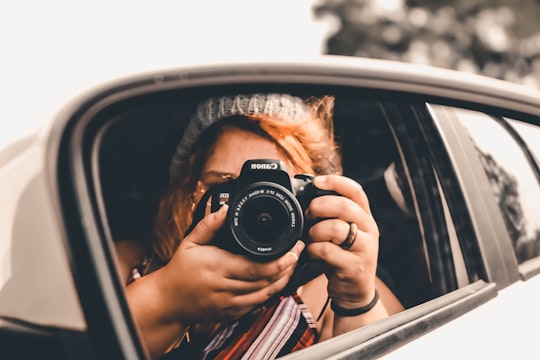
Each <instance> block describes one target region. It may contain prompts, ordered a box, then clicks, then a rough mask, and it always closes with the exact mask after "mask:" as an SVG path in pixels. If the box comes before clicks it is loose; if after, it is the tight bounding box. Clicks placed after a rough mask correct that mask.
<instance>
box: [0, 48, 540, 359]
mask: <svg viewBox="0 0 540 360" xmlns="http://www.w3.org/2000/svg"><path fill="white" fill-rule="evenodd" d="M173 73H179V74H183V75H186V74H194V76H193V77H190V76H187V75H186V77H185V81H186V83H187V84H188V85H187V86H195V85H208V86H213V85H219V84H234V83H243V82H249V81H253V80H254V79H255V82H264V81H269V79H271V81H273V82H276V83H286V82H288V81H293V82H298V83H302V84H310V83H312V84H323V83H328V84H332V85H336V84H339V86H349V87H355V86H359V85H358V84H362V86H363V87H365V88H368V89H383V90H389V91H399V92H403V93H411V94H415V95H416V96H422V95H423V94H429V95H430V97H431V99H434V98H440V99H445V100H443V102H444V101H446V99H453V100H455V101H458V102H468V103H471V104H481V105H482V106H483V107H485V108H490V107H493V108H497V109H507V110H509V111H510V112H515V113H523V114H529V115H530V116H531V117H536V119H540V93H539V92H538V91H536V90H532V89H528V88H524V87H521V86H518V85H515V84H510V83H505V82H502V81H497V80H493V79H487V78H483V77H480V76H476V75H471V74H466V73H458V72H452V71H446V70H442V69H433V68H429V67H423V66H415V65H408V64H401V63H394V62H387V61H377V60H369V59H349V58H347V59H345V58H340V57H323V58H321V59H313V60H309V61H303V60H297V61H287V62H285V61H276V62H231V63H230V64H227V63H219V64H207V65H200V66H191V67H186V68H178V69H164V70H155V69H152V68H151V67H150V68H146V69H140V71H137V72H136V75H135V76H134V77H123V78H121V79H120V80H117V79H112V80H114V81H111V82H103V83H100V85H99V86H96V87H91V88H90V89H88V90H85V91H84V92H80V93H74V94H72V95H71V94H69V95H68V96H67V98H66V99H63V100H61V101H60V103H62V106H61V107H59V108H58V111H57V112H56V115H54V116H52V117H51V118H50V120H48V121H45V122H44V125H43V126H42V127H40V129H39V131H37V132H36V133H35V134H31V135H28V136H25V137H21V138H20V139H19V140H16V141H10V142H9V144H8V145H7V146H6V147H5V149H4V150H3V151H2V152H0V328H1V327H2V325H3V324H6V321H8V320H9V321H15V322H17V323H21V324H31V325H33V326H36V327H38V328H55V329H67V330H69V331H74V332H81V333H84V332H85V331H87V330H88V324H87V321H86V319H85V312H84V309H83V308H84V306H83V305H82V304H81V301H80V299H81V298H80V297H81V293H80V292H79V290H78V287H77V285H76V281H75V280H74V276H73V274H72V271H73V267H72V265H73V264H72V261H73V259H71V258H70V253H69V250H68V248H69V246H67V244H69V243H70V242H72V241H75V240H74V239H70V238H69V235H68V232H67V231H66V224H65V223H64V219H63V215H62V214H63V213H62V209H61V207H62V206H61V197H62V195H61V194H60V190H59V187H58V182H59V179H58V172H57V171H56V169H57V167H58V166H59V164H58V162H59V161H60V160H59V158H58V153H59V143H60V141H61V140H60V139H61V137H62V136H63V135H64V133H65V132H66V128H67V126H68V123H69V121H68V120H69V119H71V118H72V117H73V116H74V114H75V113H76V112H77V111H79V110H80V109H81V104H83V103H84V102H85V101H89V102H91V101H93V100H92V99H93V97H94V96H97V95H99V96H103V94H104V93H105V92H107V91H109V90H110V89H113V91H114V92H118V94H119V97H122V96H128V95H126V94H125V93H122V90H119V88H120V87H121V85H123V84H126V83H128V84H131V83H132V82H136V81H138V80H139V79H149V78H153V79H154V80H155V84H154V86H155V87H156V88H159V87H160V86H163V88H167V86H168V83H167V81H163V79H166V78H167V76H169V75H170V74H173ZM197 76H199V78H197ZM175 81H180V82H181V81H182V77H181V76H180V77H179V80H175ZM175 84H176V82H175ZM112 97H114V96H112ZM64 100H65V102H64ZM27 101H28V106H29V107H31V102H32V99H28V100H27ZM107 101H111V102H112V101H113V99H112V98H107ZM48 115H50V114H46V115H45V116H48ZM33 116H40V114H34V115H33ZM494 221H496V219H495V220H494ZM80 222H81V224H82V227H83V228H85V229H86V231H87V232H88V233H89V235H88V236H89V237H90V238H93V239H99V238H100V235H99V233H98V232H97V231H96V230H95V228H96V223H95V220H94V219H92V218H80ZM478 226H480V225H478ZM498 226H501V225H498ZM495 228H497V227H495ZM100 249H101V250H100ZM499 250H501V249H499ZM100 251H101V252H100ZM488 252H489V251H488ZM91 257H92V260H93V264H94V266H95V267H97V268H101V269H102V270H99V271H97V273H98V277H101V278H100V280H101V281H102V282H101V286H102V288H103V291H104V292H105V293H106V294H107V296H110V299H106V300H105V301H106V303H107V306H108V310H109V311H110V314H111V317H112V319H113V320H112V321H113V323H114V324H115V326H116V328H115V332H116V333H117V334H118V337H119V338H120V339H122V340H121V342H122V344H121V345H119V347H120V348H121V349H123V353H124V354H125V355H126V356H133V358H137V357H138V356H139V355H140V354H139V353H137V352H136V350H134V349H137V345H133V344H136V342H137V341H138V340H137V339H136V338H134V337H133V336H132V331H131V330H130V328H129V324H126V322H125V321H124V313H123V312H122V309H121V302H119V301H118V300H117V299H116V298H115V296H117V295H116V293H115V290H114V281H113V279H112V278H111V277H110V276H108V275H107V274H109V273H110V271H111V269H110V263H109V262H108V261H107V254H106V246H104V247H103V248H100V247H96V248H95V249H94V251H93V252H92V253H91ZM537 260H538V259H536V260H535V262H538V261H537ZM494 265H497V263H493V264H488V266H487V268H488V270H489V271H493V274H494V275H493V276H494V277H495V278H497V277H500V278H503V279H506V280H503V282H504V283H503V284H502V285H499V284H498V283H497V282H496V281H494V282H493V284H491V287H489V286H488V287H487V290H485V291H490V292H492V293H491V294H492V295H488V297H490V300H487V301H485V302H481V303H478V304H475V305H474V304H473V305H470V307H468V308H467V310H463V313H462V314H459V315H456V316H455V318H452V319H449V320H448V321H444V322H443V323H442V324H441V325H436V326H434V327H433V328H429V326H428V329H427V330H426V326H425V324H424V325H422V318H421V317H420V318H418V317H414V316H413V315H412V314H413V311H409V310H407V311H405V312H404V313H401V314H398V315H396V319H402V321H405V322H407V321H408V322H418V324H420V325H418V326H419V329H418V335H415V334H413V333H410V332H407V333H406V335H403V336H405V340H400V341H399V346H397V347H392V346H390V347H389V348H388V349H389V350H388V351H382V350H381V351H379V352H376V354H377V356H383V357H385V358H388V359H403V358H417V359H418V358H419V359H424V358H439V359H455V358H458V357H461V358H480V357H481V358H516V359H538V358H540V347H538V344H537V343H536V341H535V340H536V332H535V330H534V328H535V325H537V324H539V323H540V307H539V306H538V302H539V301H540V276H539V275H538V273H539V271H537V270H535V269H537V267H538V266H537V264H536V263H534V264H532V265H530V263H527V264H525V265H522V266H521V268H524V267H526V266H532V268H533V270H532V273H530V276H529V277H528V278H526V279H518V278H519V275H518V272H517V271H518V266H517V265H516V267H515V268H514V269H509V270H507V271H506V274H505V275H497V270H495V269H494V268H495V266H494ZM489 271H488V272H489ZM490 276H491V274H490ZM465 291H466V290H465ZM473 292H474V291H473V290H471V294H472V293H473ZM445 296H446V297H447V298H449V299H450V298H451V297H452V296H453V295H452V293H449V294H447V295H445ZM464 299H466V297H463V299H462V300H458V301H465V300H464ZM426 311H428V310H426ZM437 311H443V308H441V309H438V310H437V309H434V310H433V313H436V312H437ZM428 312H429V311H428ZM442 316H443V317H444V316H445V315H442ZM396 321H397V320H396ZM400 321H401V320H400ZM388 324H390V323H388ZM373 326H383V327H384V326H388V329H386V330H385V333H386V334H387V335H388V334H392V332H393V330H392V329H391V326H390V325H387V323H384V324H380V325H373ZM397 329H398V330H399V328H397ZM410 329H411V328H409V331H411V330H410ZM361 330H364V329H361ZM1 336H2V333H1V332H0V342H1V340H2V338H1ZM359 336H360V337H362V333H360V332H359ZM396 336H397V335H396ZM400 336H401V335H400ZM389 338H392V337H389ZM333 341H334V347H333V349H334V351H336V353H335V354H332V353H331V352H332V350H331V349H328V348H324V349H323V348H321V351H320V352H318V353H313V352H312V353H311V354H310V355H307V353H306V355H305V356H306V358H308V356H309V358H316V356H321V358H327V359H333V358H335V359H338V358H339V359H341V358H347V357H348V356H351V358H353V357H355V356H356V354H357V350H358V349H357V347H358V348H359V347H361V346H365V344H366V343H370V342H374V343H376V342H377V341H378V340H377V338H376V337H373V338H372V339H368V340H366V342H361V343H359V344H358V345H357V346H352V345H351V341H352V340H351V337H350V336H349V337H347V336H346V337H340V338H336V339H333ZM379 344H380V343H379ZM28 345H29V346H31V344H28ZM317 346H318V345H317ZM377 346H382V345H377ZM308 350H309V349H308ZM317 354H318V355H317ZM301 356H304V355H303V353H302V352H299V353H298V354H291V355H289V357H290V358H291V359H294V358H297V357H298V358H301ZM289 357H288V358H289Z"/></svg>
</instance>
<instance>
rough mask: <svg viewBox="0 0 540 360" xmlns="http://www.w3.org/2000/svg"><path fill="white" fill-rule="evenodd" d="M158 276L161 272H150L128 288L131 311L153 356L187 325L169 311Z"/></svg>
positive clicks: (157, 355) (164, 349)
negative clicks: (161, 291)
mask: <svg viewBox="0 0 540 360" xmlns="http://www.w3.org/2000/svg"><path fill="white" fill-rule="evenodd" d="M156 276H159V274H156V273H151V274H148V275H146V276H144V277H142V278H140V279H139V280H137V281H135V282H133V283H132V284H130V285H129V286H128V287H127V289H126V295H127V300H128V303H129V306H130V309H131V314H132V316H133V319H134V321H135V323H136V325H137V327H138V330H139V333H140V335H141V337H142V339H143V342H144V344H145V346H146V348H147V350H148V352H149V354H150V356H151V357H152V359H156V358H158V357H159V356H160V355H162V354H163V353H164V352H165V351H166V350H167V348H169V346H170V345H171V344H172V343H173V342H174V341H175V340H177V339H178V338H179V337H180V336H181V335H182V334H183V333H184V331H185V330H186V328H187V325H186V324H183V323H182V322H181V321H179V320H178V319H175V318H174V317H173V316H171V315H170V314H169V313H167V312H166V311H167V309H168V308H169V307H168V306H167V304H166V301H164V300H163V299H162V298H161V296H160V294H161V293H160V289H159V288H158V286H157V284H156V279H155V277H156Z"/></svg>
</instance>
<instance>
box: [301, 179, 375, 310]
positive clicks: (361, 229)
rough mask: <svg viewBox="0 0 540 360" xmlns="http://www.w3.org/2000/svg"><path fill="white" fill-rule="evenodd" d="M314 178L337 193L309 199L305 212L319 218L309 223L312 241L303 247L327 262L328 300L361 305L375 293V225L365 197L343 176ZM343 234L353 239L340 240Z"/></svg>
mask: <svg viewBox="0 0 540 360" xmlns="http://www.w3.org/2000/svg"><path fill="white" fill-rule="evenodd" d="M314 184H315V186H316V187H317V188H319V189H322V190H333V191H335V192H336V193H338V194H340V195H341V196H334V195H327V196H320V197H316V198H315V199H313V200H312V201H311V203H310V205H309V207H308V210H307V213H306V215H307V216H308V217H309V218H323V219H324V220H322V221H319V222H317V223H316V224H315V225H313V226H312V227H311V229H310V231H309V235H310V238H311V241H312V242H311V243H310V244H309V245H308V247H307V251H308V253H309V255H310V257H311V258H313V259H315V260H322V261H324V262H325V263H326V264H327V266H328V270H327V271H326V276H327V277H328V295H329V296H330V298H331V299H332V302H334V303H335V304H336V305H338V306H340V307H342V308H346V309H354V308H358V307H362V306H364V305H366V304H368V303H369V302H370V301H371V300H372V299H373V297H374V294H375V276H376V269H377V257H378V251H379V229H378V227H377V223H376V222H375V219H374V218H373V216H372V214H371V210H370V207H369V201H368V198H367V196H366V193H365V192H364V190H363V189H362V187H361V186H360V184H358V183H357V182H355V181H354V180H352V179H350V178H347V177H344V176H339V175H324V176H318V177H316V178H315V180H314ZM347 240H349V242H350V241H351V240H352V241H353V243H352V245H351V246H350V247H348V246H345V244H346V241H347ZM344 241H345V243H344ZM340 245H341V246H340Z"/></svg>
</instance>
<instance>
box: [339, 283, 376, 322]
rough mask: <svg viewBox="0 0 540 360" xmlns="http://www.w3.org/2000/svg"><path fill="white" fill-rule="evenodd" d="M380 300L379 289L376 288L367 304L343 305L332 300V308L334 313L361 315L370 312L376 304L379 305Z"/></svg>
mask: <svg viewBox="0 0 540 360" xmlns="http://www.w3.org/2000/svg"><path fill="white" fill-rule="evenodd" d="M378 302H379V293H378V292H377V289H375V291H374V295H373V298H372V299H371V301H370V302H369V303H367V304H365V305H362V306H359V307H342V306H341V305H340V304H339V303H336V302H334V301H332V302H331V304H330V308H331V309H332V311H333V312H334V314H335V315H338V316H359V315H362V314H365V313H367V312H369V311H370V310H371V309H373V308H374V307H375V305H377V303H378Z"/></svg>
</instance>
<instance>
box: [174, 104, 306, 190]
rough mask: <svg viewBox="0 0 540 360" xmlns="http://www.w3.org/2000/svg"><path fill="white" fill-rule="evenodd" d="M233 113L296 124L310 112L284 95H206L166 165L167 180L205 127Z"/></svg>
mask: <svg viewBox="0 0 540 360" xmlns="http://www.w3.org/2000/svg"><path fill="white" fill-rule="evenodd" d="M235 115H269V116H273V117H276V118H278V119H280V120H282V121H284V122H288V123H296V122H300V121H302V120H305V119H307V118H308V117H309V116H310V115H311V111H310V108H309V107H308V106H307V105H306V104H305V103H304V101H303V100H302V99H301V98H299V97H296V96H291V95H288V94H274V93H270V94H240V95H235V96H223V97H218V98H210V99H207V100H205V101H203V102H201V103H200V104H199V105H198V107H197V109H196V110H195V112H194V114H193V116H192V117H191V119H190V121H189V124H188V125H187V127H186V130H185V131H184V133H183V135H182V138H181V140H180V142H179V143H178V145H177V147H176V151H175V153H174V156H173V158H172V160H171V164H170V166H169V173H170V180H171V183H173V182H174V181H176V180H177V179H178V177H179V176H181V174H179V169H180V164H181V163H182V162H183V161H185V160H186V159H187V158H188V156H189V155H190V154H191V152H192V151H193V148H194V147H195V145H196V144H197V142H198V141H199V139H200V137H201V135H202V134H203V133H204V131H205V130H206V129H208V127H210V126H211V125H212V124H214V123H216V122H217V121H219V120H221V119H225V118H227V117H230V116H235Z"/></svg>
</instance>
